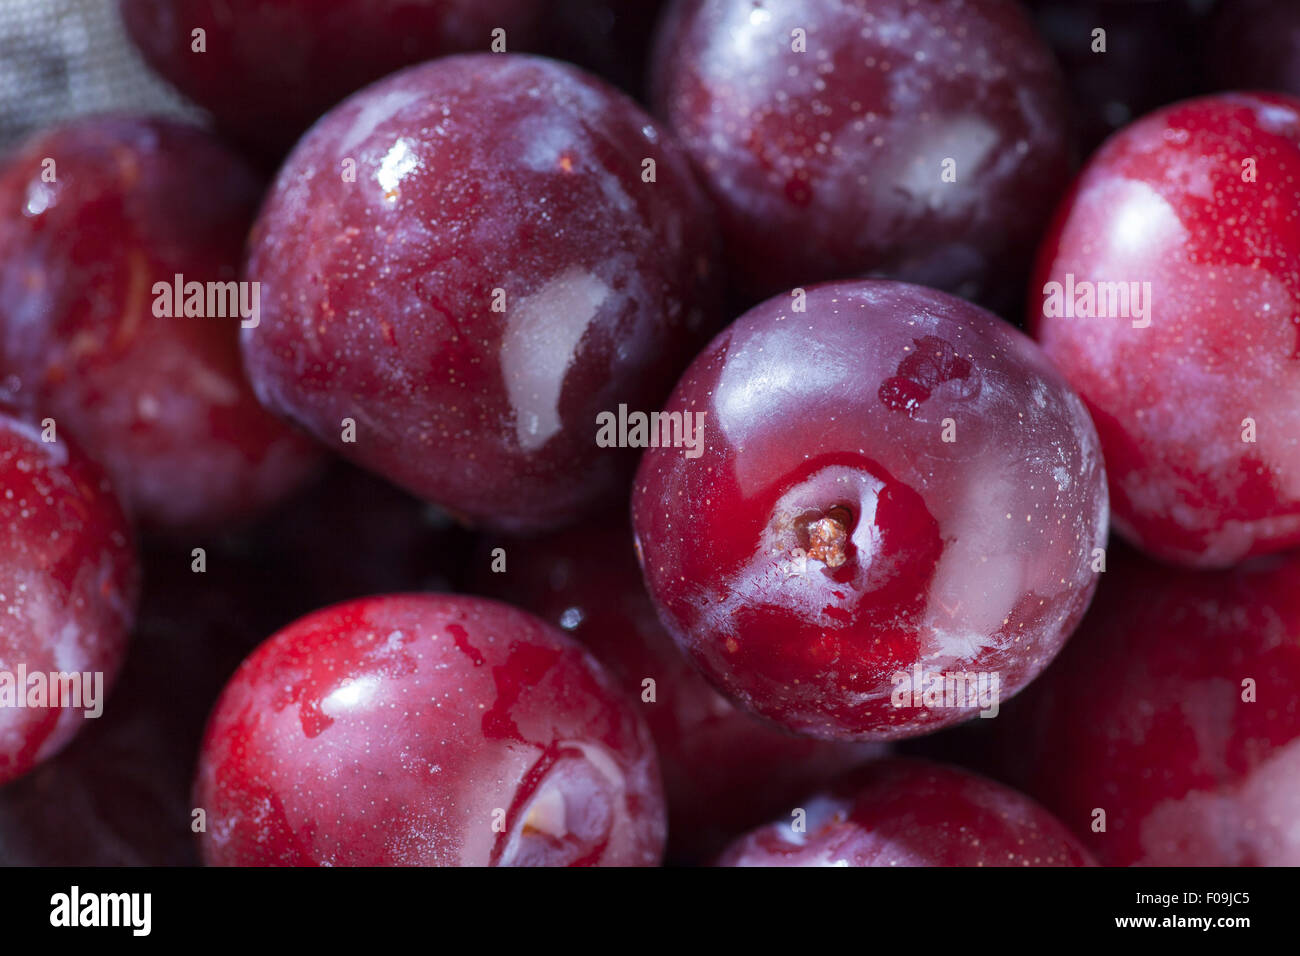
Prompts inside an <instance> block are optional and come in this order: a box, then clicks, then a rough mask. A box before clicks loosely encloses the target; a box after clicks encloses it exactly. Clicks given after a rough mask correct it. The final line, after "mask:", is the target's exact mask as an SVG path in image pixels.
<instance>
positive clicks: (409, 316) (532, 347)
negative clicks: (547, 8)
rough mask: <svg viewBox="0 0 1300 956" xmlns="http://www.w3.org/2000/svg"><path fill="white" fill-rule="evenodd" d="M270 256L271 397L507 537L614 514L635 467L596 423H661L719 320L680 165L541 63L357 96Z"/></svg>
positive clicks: (430, 78) (483, 63)
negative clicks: (663, 407) (677, 383)
mask: <svg viewBox="0 0 1300 956" xmlns="http://www.w3.org/2000/svg"><path fill="white" fill-rule="evenodd" d="M645 158H651V159H654V160H655V161H656V169H657V172H656V181H655V182H653V183H646V182H643V181H642V161H643V159H645ZM347 159H355V161H356V182H351V183H349V182H343V181H342V179H341V176H340V170H341V168H342V166H341V164H342V163H343V162H344V160H347ZM251 245H252V249H251V256H250V262H249V265H248V276H249V278H251V279H254V280H257V281H260V282H261V283H262V290H263V308H264V312H265V315H264V318H263V321H262V323H261V325H260V326H259V327H258V328H256V329H246V330H245V331H244V354H245V359H246V363H247V366H248V370H249V375H250V377H251V378H252V380H253V383H254V386H255V387H256V389H257V392H258V394H259V395H260V396H261V398H262V399H263V401H264V402H265V403H267V404H268V405H269V406H270V407H271V408H273V409H276V410H279V411H281V412H283V413H285V414H287V415H288V416H289V417H291V418H293V419H296V420H297V421H299V422H301V423H303V424H304V425H305V426H306V427H307V428H308V429H309V430H310V431H311V432H313V433H314V434H315V435H317V436H318V437H319V438H321V439H322V440H323V441H325V442H327V443H328V444H330V445H332V446H333V447H335V448H336V449H337V450H338V451H339V452H340V453H342V454H343V455H344V456H345V457H348V458H351V459H352V460H354V461H356V462H357V463H358V464H360V465H362V466H363V467H366V468H368V469H370V470H372V471H375V472H377V473H379V474H381V475H383V476H384V477H386V478H388V479H389V480H391V481H393V482H395V483H396V484H399V485H402V486H404V487H406V488H407V489H408V490H410V491H412V492H414V493H416V494H417V495H419V496H421V497H424V498H426V499H428V500H430V501H433V502H434V503H436V504H439V505H442V506H444V507H445V508H447V509H448V510H450V511H453V512H454V513H456V514H457V516H459V517H460V518H462V519H464V520H466V521H467V522H469V523H473V524H480V525H484V526H488V527H493V528H497V529H500V530H506V531H533V530H541V529H544V528H547V527H554V526H558V525H560V524H562V523H564V522H567V521H571V520H574V519H575V518H576V517H578V516H579V515H581V514H582V513H583V512H584V511H586V510H594V509H595V508H597V507H598V506H599V504H600V503H601V502H602V501H609V500H613V498H614V496H615V495H616V494H618V493H619V492H620V491H621V488H622V487H625V482H626V480H627V478H628V476H629V475H630V473H631V471H632V469H633V467H634V466H635V460H634V458H633V457H631V456H630V455H629V454H627V453H626V452H621V451H620V450H617V449H602V448H599V447H597V445H596V441H595V439H596V430H597V429H596V416H597V414H598V413H600V412H602V411H607V410H613V409H616V408H617V407H618V405H619V404H620V403H627V404H628V405H629V407H631V408H634V409H644V410H653V409H654V408H657V407H658V405H659V403H660V402H661V401H662V399H663V397H664V394H665V393H666V391H667V388H668V383H670V382H671V381H672V379H673V377H674V376H675V375H676V374H678V373H679V372H680V370H681V369H682V368H684V367H685V365H686V363H687V362H688V361H689V359H690V357H691V355H693V354H694V352H695V350H696V349H698V348H699V346H700V345H701V344H702V343H703V342H704V341H705V340H706V337H707V336H708V335H709V334H711V333H712V332H713V331H715V330H716V327H717V322H716V311H717V300H718V289H717V282H716V281H715V276H714V274H713V269H714V266H713V264H712V263H713V262H714V258H715V253H716V237H715V236H714V234H713V231H712V224H711V220H710V214H709V211H708V207H707V203H706V200H705V199H704V195H703V192H702V191H701V190H700V188H699V186H698V185H697V184H696V182H695V180H694V178H693V175H692V173H691V171H690V169H689V166H688V164H687V162H686V159H685V157H684V156H683V155H682V154H681V153H680V152H679V150H678V149H677V148H676V147H675V146H673V145H672V144H671V142H669V141H668V140H667V138H666V134H665V133H664V132H662V131H661V130H660V129H658V128H657V127H656V126H655V125H654V124H653V122H652V121H651V120H650V119H649V118H648V117H647V116H646V115H645V114H644V113H643V112H642V111H641V110H640V109H639V108H638V107H637V106H636V105H635V104H634V103H633V102H632V101H631V100H630V99H627V98H626V97H624V96H623V95H622V94H620V93H617V92H616V91H614V90H613V89H612V88H611V87H608V86H606V85H605V84H604V83H602V82H601V81H599V80H596V79H594V78H590V77H587V76H586V75H584V74H582V73H581V72H579V71H577V70H576V69H574V68H572V67H568V66H564V65H562V64H559V63H555V62H552V61H549V60H543V59H539V58H534V57H525V56H493V55H482V56H460V57H448V58H445V59H442V60H439V61H436V62H434V63H431V64H426V65H423V66H420V67H415V68H412V69H411V70H407V71H405V72H403V73H400V74H397V75H396V76H393V77H389V78H388V79H386V80H384V81H382V82H381V83H379V84H376V85H375V86H373V87H371V88H369V89H367V90H364V91H362V92H361V93H359V94H357V95H356V96H354V97H352V98H351V99H349V100H348V101H346V102H345V103H343V104H342V105H340V106H339V107H338V108H337V109H335V110H334V111H332V112H331V113H330V114H329V115H328V116H326V117H325V118H324V119H322V120H321V122H320V123H319V124H317V125H316V127H314V128H313V130H312V131H311V133H309V134H308V135H307V137H306V138H304V139H303V141H302V142H301V143H300V144H299V145H298V147H297V149H296V150H295V151H294V153H293V155H292V156H291V157H290V158H289V160H288V162H287V164H286V166H285V167H284V169H283V170H282V171H281V173H280V176H279V178H278V180H277V181H276V184H275V186H274V188H273V189H272V192H271V195H270V197H269V199H268V201H267V204H266V206H265V208H264V209H263V212H262V214H261V216H260V218H259V220H258V223H257V225H256V227H255V229H254V232H253V235H252V239H251ZM494 290H500V292H499V293H498V292H496V291H494ZM498 305H501V306H503V307H504V311H501V310H500V309H497V310H496V311H494V306H498ZM345 418H351V419H354V420H355V421H356V422H357V436H356V441H355V442H353V443H348V442H344V441H341V440H340V437H341V435H342V424H341V423H342V421H343V420H344V419H345Z"/></svg>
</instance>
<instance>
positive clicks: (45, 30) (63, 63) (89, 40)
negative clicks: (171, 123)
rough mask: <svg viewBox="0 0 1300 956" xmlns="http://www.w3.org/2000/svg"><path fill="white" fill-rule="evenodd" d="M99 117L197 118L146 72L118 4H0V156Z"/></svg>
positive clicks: (109, 0) (34, 0)
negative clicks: (44, 130)
mask: <svg viewBox="0 0 1300 956" xmlns="http://www.w3.org/2000/svg"><path fill="white" fill-rule="evenodd" d="M103 112H143V113H152V114H161V115H171V116H187V117H189V118H191V119H201V118H202V114H201V113H199V111H198V110H197V109H196V108H194V107H193V106H190V105H188V104H186V103H185V102H184V101H183V100H182V99H181V97H180V96H179V94H177V93H175V92H174V91H172V90H171V89H170V88H169V87H168V86H167V85H166V84H165V83H164V82H163V81H162V80H160V79H158V78H157V77H155V76H154V75H153V74H151V73H150V72H149V71H148V69H147V68H146V67H145V65H144V63H143V61H142V60H141V59H140V57H139V56H138V55H137V53H136V52H135V48H134V47H132V45H131V43H130V41H129V40H128V39H127V37H126V33H125V31H124V30H123V28H122V23H121V19H120V17H119V14H118V5H117V0H0V152H4V151H5V150H6V149H7V148H9V147H11V146H13V145H14V143H15V142H17V141H18V140H20V139H22V138H23V137H24V136H26V135H27V134H28V133H30V132H31V131H33V130H35V129H39V128H41V127H45V126H50V125H52V124H55V123H58V122H60V121H62V120H65V119H70V118H72V117H74V116H84V115H87V114H90V113H103Z"/></svg>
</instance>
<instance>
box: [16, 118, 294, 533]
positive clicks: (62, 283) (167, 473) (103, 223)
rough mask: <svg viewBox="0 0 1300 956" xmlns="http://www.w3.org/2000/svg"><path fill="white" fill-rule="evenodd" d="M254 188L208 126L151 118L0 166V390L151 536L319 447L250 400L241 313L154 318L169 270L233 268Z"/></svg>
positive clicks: (210, 511) (88, 129)
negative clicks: (85, 465) (77, 451)
mask: <svg viewBox="0 0 1300 956" xmlns="http://www.w3.org/2000/svg"><path fill="white" fill-rule="evenodd" d="M47 158H48V159H50V160H53V161H54V164H55V165H54V167H53V169H54V171H55V175H56V180H55V182H52V183H47V182H45V181H44V179H43V172H44V171H45V169H46V168H47V167H46V164H45V161H46V159H47ZM259 195H260V189H259V185H258V181H257V179H256V178H255V176H254V175H253V174H252V173H251V172H250V170H249V169H248V168H247V167H246V166H245V164H244V163H243V162H242V160H240V159H239V158H238V157H237V156H236V155H235V154H233V153H231V152H229V151H228V150H227V149H226V148H225V147H224V146H222V145H221V144H220V143H219V142H217V141H216V140H214V139H213V138H212V137H211V135H210V134H207V133H204V132H202V131H201V130H197V129H194V128H191V127H188V126H184V125H181V124H177V123H172V122H167V121H159V120H152V119H138V118H125V117H124V118H116V117H114V118H107V119H100V118H97V119H90V120H82V121H77V122H74V123H71V124H69V125H66V126H62V127H58V128H55V129H53V130H50V131H47V132H45V133H43V134H40V135H39V136H38V137H37V138H35V139H34V140H32V141H30V142H29V143H27V144H26V145H25V146H24V147H23V148H22V149H21V150H19V151H18V152H17V153H15V154H14V155H12V156H11V157H9V158H8V160H7V161H6V162H5V163H4V165H3V166H2V167H0V398H2V397H7V398H9V399H10V400H11V401H12V402H13V403H14V404H16V405H18V406H20V407H23V408H25V409H27V410H28V411H30V412H33V413H38V417H44V416H49V417H51V418H54V419H55V421H56V423H57V425H58V427H59V428H60V429H64V428H66V429H67V430H68V431H70V432H71V433H72V434H73V436H74V437H75V438H76V439H77V440H78V442H80V444H81V445H82V447H84V448H85V450H86V452H87V453H88V454H89V455H90V456H91V457H92V458H94V459H95V460H96V461H98V462H100V463H101V464H102V465H103V466H104V468H105V469H106V470H107V471H108V473H109V475H110V477H111V478H112V480H113V483H114V486H115V487H116V488H117V489H118V492H119V494H120V495H121V497H122V500H123V504H124V505H125V506H126V508H127V510H128V512H129V513H131V514H132V516H133V517H135V518H137V519H139V520H140V521H141V522H142V523H143V524H144V525H146V526H148V527H149V528H151V529H155V530H160V531H171V532H188V531H192V530H196V529H203V528H211V527H219V526H223V525H225V524H227V523H229V522H231V521H234V520H241V519H246V518H249V517H252V516H253V515H255V514H257V513H258V512H260V511H262V510H264V509H265V508H267V507H269V506H270V505H273V504H274V503H276V502H277V501H278V500H280V499H281V498H282V497H283V496H284V495H286V494H287V493H289V492H290V491H292V490H293V489H294V488H295V487H296V486H297V485H299V484H300V483H301V482H302V481H303V480H304V479H305V478H306V477H307V475H308V474H309V473H310V471H311V469H312V468H313V467H314V466H315V463H316V460H317V457H318V452H317V451H316V449H315V448H314V446H313V445H312V444H311V443H310V442H309V441H308V440H307V439H306V438H305V437H304V436H302V435H299V434H297V433H296V432H294V431H292V430H291V429H290V428H289V427H288V426H286V425H284V424H283V423H282V422H280V421H278V420H277V419H275V418H274V417H273V416H272V415H271V414H270V413H269V412H267V411H266V410H265V409H263V408H262V407H261V406H260V405H259V404H258V402H257V399H256V398H255V397H254V395H253V391H252V388H251V387H250V386H249V384H248V382H247V380H246V379H245V377H244V374H243V370H242V368H241V364H240V356H239V339H238V328H239V324H240V319H239V317H237V316H232V317H229V318H220V317H214V316H206V317H201V318H200V317H193V316H191V317H188V318H187V317H183V316H182V317H175V318H170V317H169V318H160V317H158V316H157V314H156V313H155V302H156V299H157V296H156V294H155V290H154V285H155V283H158V282H163V283H167V284H169V285H170V284H172V283H173V281H174V276H175V275H176V274H177V273H179V274H181V275H183V276H184V277H185V281H187V282H189V281H197V282H204V283H206V282H216V281H220V282H228V281H233V280H235V279H236V278H237V276H238V269H239V262H240V257H241V255H242V249H243V242H244V237H245V234H246V233H247V231H248V228H249V226H250V224H251V223H252V220H253V214H254V212H255V209H256V203H257V201H258V197H259Z"/></svg>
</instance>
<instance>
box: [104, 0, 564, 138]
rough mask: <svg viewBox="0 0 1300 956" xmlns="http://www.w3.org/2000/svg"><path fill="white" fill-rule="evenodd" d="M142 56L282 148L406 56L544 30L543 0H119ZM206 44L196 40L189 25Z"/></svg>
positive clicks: (217, 112) (529, 40) (230, 123)
mask: <svg viewBox="0 0 1300 956" xmlns="http://www.w3.org/2000/svg"><path fill="white" fill-rule="evenodd" d="M120 3H121V9H122V17H123V20H124V22H125V23H126V27H127V31H128V33H129V35H130V36H131V38H132V40H134V42H135V44H136V46H137V47H138V48H139V50H140V52H141V53H142V54H143V55H144V57H145V59H146V60H147V61H148V63H149V64H150V66H152V67H153V68H154V69H155V70H157V71H158V72H159V73H161V74H162V75H163V76H164V77H166V78H167V79H168V80H170V81H171V82H172V83H173V84H174V85H175V86H176V87H177V88H178V89H180V90H181V92H183V93H185V94H186V95H187V96H189V97H190V98H191V99H193V100H194V101H195V102H197V103H198V104H199V105H201V106H203V107H204V108H205V109H207V110H208V111H210V112H211V113H212V114H213V116H214V117H215V118H216V120H217V122H218V124H219V125H220V126H221V127H222V128H223V129H224V130H225V131H226V132H228V133H229V134H230V135H232V136H233V137H235V138H236V139H237V140H239V141H240V142H241V143H242V144H244V145H245V146H247V147H249V148H251V149H255V150H257V151H259V152H260V153H261V154H262V155H264V156H266V157H268V158H275V157H276V156H282V155H283V154H284V153H285V152H287V151H288V149H289V147H291V146H292V145H293V142H294V140H296V139H297V138H298V136H299V135H301V134H302V132H303V131H304V130H306V129H307V127H308V126H310V125H311V124H312V122H313V121H314V120H315V119H316V118H317V117H319V116H320V115H321V114H322V113H324V112H325V111H326V110H327V109H329V108H330V107H331V106H333V105H334V104H335V103H337V102H338V101H339V100H341V99H343V97H345V96H347V95H348V94H350V93H352V92H354V91H355V90H358V89H360V88H361V87H363V86H365V85H366V84H367V83H370V82H372V81H374V80H377V79H379V78H380V77H382V76H386V75H387V74H389V73H392V72H393V71H394V70H399V69H401V68H402V67H405V66H410V65H411V64H413V63H420V62H422V61H424V60H429V59H432V58H434V57H436V56H442V55H445V54H448V53H461V52H468V51H473V50H482V51H484V52H486V51H487V50H488V49H489V48H490V45H491V42H492V31H493V30H494V29H496V28H498V27H500V28H501V29H504V30H505V31H506V42H507V47H508V48H509V49H511V50H525V49H535V48H537V46H538V45H539V44H541V43H542V40H543V37H544V35H545V27H546V24H545V19H544V13H545V12H546V6H547V4H546V3H545V2H543V0H421V2H412V0H326V2H321V0H221V2H220V3H213V2H212V0H120ZM195 29H202V30H204V31H205V32H206V39H207V49H206V50H205V51H204V52H202V53H195V52H193V50H192V46H193V38H192V31H193V30H195Z"/></svg>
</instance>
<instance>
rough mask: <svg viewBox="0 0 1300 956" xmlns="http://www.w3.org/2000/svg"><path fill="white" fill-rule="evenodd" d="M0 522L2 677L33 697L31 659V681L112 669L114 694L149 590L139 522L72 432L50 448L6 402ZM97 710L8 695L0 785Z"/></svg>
mask: <svg viewBox="0 0 1300 956" xmlns="http://www.w3.org/2000/svg"><path fill="white" fill-rule="evenodd" d="M0 529H4V535H5V545H4V547H3V548H0V673H3V674H5V675H7V683H9V685H10V686H9V688H8V690H9V691H12V692H13V693H14V694H16V695H21V696H22V698H23V700H24V701H26V702H31V701H32V698H31V697H30V696H29V688H30V686H31V685H30V684H29V683H28V682H27V681H20V678H19V671H18V668H19V667H20V666H22V667H25V669H26V673H27V675H28V680H30V676H31V675H33V674H35V673H37V672H40V673H44V674H46V675H48V674H50V673H51V672H59V673H64V674H71V673H74V672H75V673H81V674H83V680H84V679H85V678H84V675H85V674H86V673H90V674H92V675H94V674H96V673H98V674H102V676H103V684H102V689H103V692H104V693H107V692H108V690H109V688H110V687H112V685H113V681H114V679H115V678H116V676H117V672H118V670H119V669H120V667H121V664H122V659H123V657H124V656H125V654H126V645H127V635H128V633H129V631H130V629H131V624H132V621H133V620H134V614H135V602H136V598H137V596H138V594H139V584H140V580H139V575H140V572H139V567H138V566H137V564H136V557H135V550H134V545H133V542H132V539H131V530H130V527H129V525H128V524H127V522H126V519H125V517H124V516H123V514H122V509H121V507H120V506H119V505H118V503H117V500H116V499H115V498H114V497H113V493H112V489H111V487H110V486H109V483H108V480H107V479H106V478H105V477H104V474H103V473H102V472H101V471H100V470H99V468H98V467H96V466H95V465H94V464H93V463H92V462H91V461H90V460H89V459H87V458H86V457H85V456H84V455H83V454H82V453H81V452H80V451H78V450H77V449H76V448H75V447H73V446H71V445H70V444H68V442H67V440H66V438H65V439H60V440H59V441H57V442H51V443H46V442H44V441H42V440H41V431H40V429H38V428H36V427H34V426H32V425H29V424H26V423H24V422H22V421H21V420H19V419H18V418H16V417H14V416H12V415H11V414H9V413H8V412H7V411H4V410H2V409H0ZM91 680H92V681H94V680H95V678H94V677H92V678H91ZM6 693H7V692H6ZM0 700H5V698H3V697H0ZM49 701H50V698H48V697H47V703H48V702H49ZM11 705H12V706H11ZM98 705H103V699H102V698H100V699H99V701H98ZM94 706H95V702H92V701H90V700H86V699H84V698H83V706H82V707H76V706H61V707H51V706H35V707H33V706H27V707H23V706H18V700H17V697H15V699H14V700H12V701H9V700H6V702H5V704H4V705H0V784H4V783H7V782H9V781H10V780H13V779H15V778H17V777H20V776H22V775H23V774H25V773H27V772H28V771H29V770H31V769H32V768H33V767H35V766H36V765H37V764H38V763H40V762H41V761H43V760H46V759H47V758H49V757H51V756H53V755H54V754H56V753H57V752H58V751H59V750H60V749H62V748H63V746H64V745H66V744H67V743H68V741H69V740H71V739H72V737H73V736H74V735H75V734H76V733H77V732H78V731H80V730H81V729H82V728H83V727H84V726H85V725H86V724H87V723H91V722H93V721H94V720H97V719H98V718H93V717H87V716H86V709H87V708H88V707H90V708H92V709H93V707H94Z"/></svg>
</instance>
